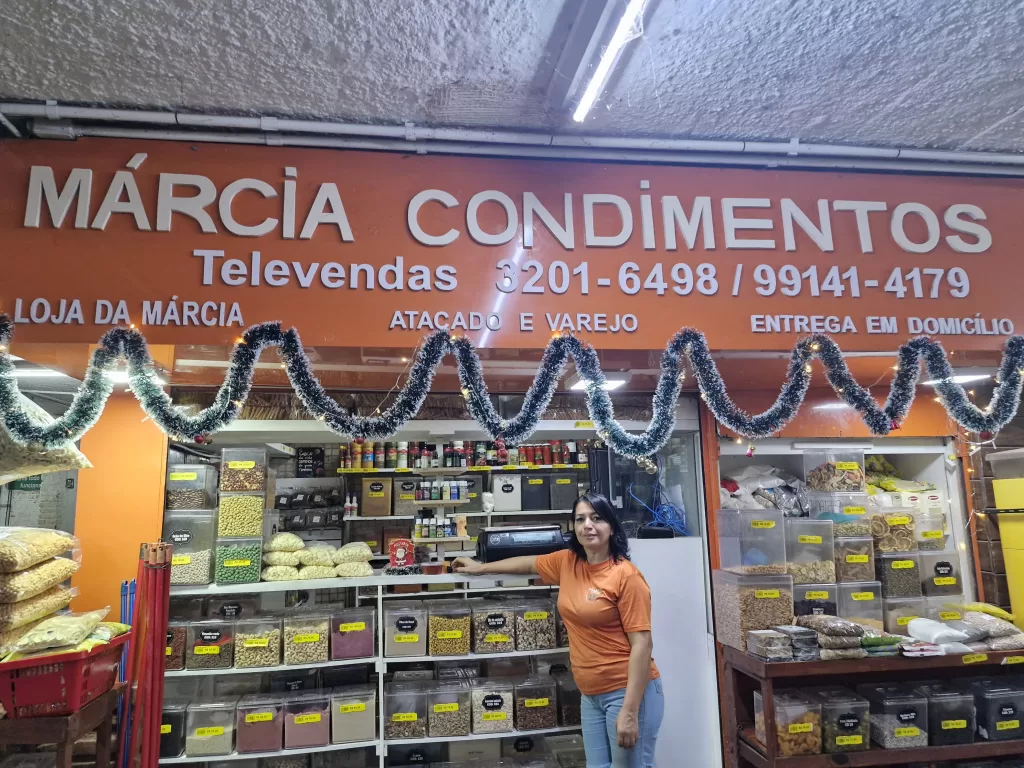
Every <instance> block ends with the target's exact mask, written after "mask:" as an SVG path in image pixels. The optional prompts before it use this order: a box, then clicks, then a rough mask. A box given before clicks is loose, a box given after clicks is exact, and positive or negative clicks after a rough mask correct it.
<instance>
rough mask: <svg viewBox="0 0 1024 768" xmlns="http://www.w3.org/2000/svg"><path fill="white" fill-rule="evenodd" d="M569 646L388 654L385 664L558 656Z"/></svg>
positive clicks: (566, 650)
mask: <svg viewBox="0 0 1024 768" xmlns="http://www.w3.org/2000/svg"><path fill="white" fill-rule="evenodd" d="M568 652H569V649H568V648H546V649H544V650H541V651H505V652H503V653H469V654H459V655H456V656H386V657H385V658H384V664H385V665H389V664H409V663H410V662H416V663H419V662H423V661H486V660H487V659H507V658H510V657H512V656H558V655H560V654H563V653H568Z"/></svg>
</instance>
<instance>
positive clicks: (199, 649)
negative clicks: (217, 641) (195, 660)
mask: <svg viewBox="0 0 1024 768" xmlns="http://www.w3.org/2000/svg"><path fill="white" fill-rule="evenodd" d="M192 653H194V654H195V655H196V656H220V646H219V645H197V646H196V647H195V648H193V649H192Z"/></svg>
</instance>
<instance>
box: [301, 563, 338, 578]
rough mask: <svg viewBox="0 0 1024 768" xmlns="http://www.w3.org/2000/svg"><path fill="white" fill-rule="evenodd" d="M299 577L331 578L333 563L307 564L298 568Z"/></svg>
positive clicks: (332, 575)
mask: <svg viewBox="0 0 1024 768" xmlns="http://www.w3.org/2000/svg"><path fill="white" fill-rule="evenodd" d="M299 578H300V579H333V578H334V566H333V565H307V566H305V567H304V568H299Z"/></svg>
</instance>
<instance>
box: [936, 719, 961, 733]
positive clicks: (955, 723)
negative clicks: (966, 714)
mask: <svg viewBox="0 0 1024 768" xmlns="http://www.w3.org/2000/svg"><path fill="white" fill-rule="evenodd" d="M966 727H967V721H966V720H943V721H942V730H944V731H961V730H963V729H964V728H966Z"/></svg>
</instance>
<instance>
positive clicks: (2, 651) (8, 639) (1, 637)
mask: <svg viewBox="0 0 1024 768" xmlns="http://www.w3.org/2000/svg"><path fill="white" fill-rule="evenodd" d="M42 621H43V619H36V620H35V621H30V622H29V623H28V624H26V625H25V626H23V627H18V628H16V629H8V630H5V631H4V632H0V659H2V658H3V657H4V656H6V655H7V654H9V653H10V652H11V647H12V646H13V645H14V644H15V643H16V642H18V640H20V639H21V638H22V637H23V636H24V635H25V633H26V632H28V631H29V630H30V629H32V628H33V627H36V626H38V625H39V624H40V623H41V622H42Z"/></svg>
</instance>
